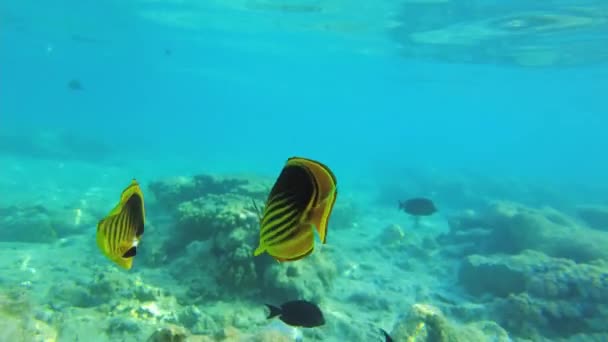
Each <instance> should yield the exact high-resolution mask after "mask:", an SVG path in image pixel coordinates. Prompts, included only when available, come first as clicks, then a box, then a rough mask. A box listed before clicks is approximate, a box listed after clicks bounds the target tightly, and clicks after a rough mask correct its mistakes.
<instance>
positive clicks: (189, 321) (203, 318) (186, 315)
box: [178, 305, 219, 335]
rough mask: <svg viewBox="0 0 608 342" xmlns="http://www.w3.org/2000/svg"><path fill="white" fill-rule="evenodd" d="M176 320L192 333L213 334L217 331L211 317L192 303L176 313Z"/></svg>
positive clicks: (216, 326)
mask: <svg viewBox="0 0 608 342" xmlns="http://www.w3.org/2000/svg"><path fill="white" fill-rule="evenodd" d="M178 321H179V322H180V323H181V324H183V325H184V326H185V327H187V328H188V329H190V331H191V332H192V333H194V334H206V335H214V334H216V333H217V332H218V331H219V326H218V325H217V323H215V321H214V320H213V318H212V317H211V316H209V315H208V314H206V313H204V312H203V311H201V310H199V308H198V307H196V306H194V305H189V306H187V307H185V308H184V309H183V310H182V311H181V312H180V313H179V314H178Z"/></svg>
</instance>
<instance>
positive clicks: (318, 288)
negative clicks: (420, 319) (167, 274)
mask: <svg viewBox="0 0 608 342" xmlns="http://www.w3.org/2000/svg"><path fill="white" fill-rule="evenodd" d="M269 184H270V183H269V182H268V181H267V180H264V179H249V178H243V177H239V178H218V177H212V176H207V175H199V176H195V177H193V178H191V179H186V178H179V179H177V181H175V180H173V181H164V182H155V183H152V184H151V185H150V189H151V190H152V191H153V192H154V194H155V196H156V198H157V200H158V205H160V206H161V207H162V208H165V210H167V212H168V213H169V214H170V215H172V217H173V218H174V220H175V224H174V226H173V227H171V228H170V230H171V234H170V235H169V236H168V238H167V240H166V241H165V243H164V245H163V247H162V248H161V250H164V254H166V255H167V256H169V257H168V259H167V261H168V262H171V263H173V267H172V274H173V275H174V276H175V277H176V279H180V281H181V282H183V283H186V284H190V285H189V288H190V289H189V291H188V294H189V295H190V296H194V298H195V302H196V300H202V298H221V297H222V296H225V295H230V293H239V294H240V295H241V296H249V297H250V298H255V296H256V295H262V296H265V297H269V298H272V299H273V300H287V299H294V298H307V299H317V300H319V299H321V298H322V297H323V294H324V293H326V291H328V289H329V288H330V287H331V283H332V280H333V279H334V278H335V276H336V273H337V272H336V269H335V266H334V265H333V263H331V262H330V261H328V260H327V258H322V257H319V256H318V252H317V253H315V254H313V255H312V256H311V257H309V258H307V259H306V262H294V263H286V264H278V263H276V262H275V261H274V260H273V259H271V258H270V257H269V256H267V255H262V256H260V257H257V258H254V257H253V251H254V249H255V248H256V247H257V242H258V241H257V240H258V236H259V223H258V213H256V211H255V208H254V205H253V203H252V200H255V201H258V202H259V201H260V200H261V199H265V197H266V195H267V194H266V191H268V190H269V189H270V186H269ZM259 205H260V204H258V206H259ZM193 268H196V269H199V270H201V271H202V272H196V273H194V272H189V271H188V270H191V269H193ZM296 279H297V280H296ZM209 280H211V281H209ZM202 284H205V285H202ZM209 284H219V285H218V286H213V285H209ZM196 298H199V299H196ZM183 299H184V300H185V298H183ZM180 300H181V299H180ZM190 300H192V299H190Z"/></svg>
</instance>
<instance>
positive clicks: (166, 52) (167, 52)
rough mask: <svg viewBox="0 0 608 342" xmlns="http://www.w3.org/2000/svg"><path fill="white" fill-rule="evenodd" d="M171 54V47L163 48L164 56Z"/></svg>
mask: <svg viewBox="0 0 608 342" xmlns="http://www.w3.org/2000/svg"><path fill="white" fill-rule="evenodd" d="M171 54H173V51H171V49H165V56H171Z"/></svg>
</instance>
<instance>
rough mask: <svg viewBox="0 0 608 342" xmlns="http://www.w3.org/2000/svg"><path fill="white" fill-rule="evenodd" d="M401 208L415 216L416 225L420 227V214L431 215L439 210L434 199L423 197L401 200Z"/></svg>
mask: <svg viewBox="0 0 608 342" xmlns="http://www.w3.org/2000/svg"><path fill="white" fill-rule="evenodd" d="M399 209H401V210H403V211H405V212H406V213H408V214H410V215H412V216H414V218H415V220H416V221H415V226H416V227H418V223H419V220H420V216H430V215H433V214H434V213H435V212H437V208H436V207H435V204H434V203H433V201H431V200H430V199H428V198H422V197H418V198H411V199H408V200H406V201H399Z"/></svg>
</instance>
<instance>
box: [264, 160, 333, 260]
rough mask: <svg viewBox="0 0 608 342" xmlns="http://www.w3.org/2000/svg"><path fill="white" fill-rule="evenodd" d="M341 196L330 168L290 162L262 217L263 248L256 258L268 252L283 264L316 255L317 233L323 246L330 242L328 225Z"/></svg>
mask: <svg viewBox="0 0 608 342" xmlns="http://www.w3.org/2000/svg"><path fill="white" fill-rule="evenodd" d="M337 195H338V193H337V188H336V177H335V176H334V174H333V172H332V171H331V170H330V169H329V168H328V167H327V166H325V165H323V164H321V163H319V162H317V161H314V160H310V159H305V158H300V157H292V158H289V159H288V160H287V163H286V164H285V166H284V167H283V170H282V171H281V174H280V175H279V177H278V178H277V180H276V182H275V184H274V186H273V187H272V189H271V190H270V194H269V195H268V199H267V200H266V205H265V206H264V210H263V212H262V213H261V214H260V244H259V246H258V248H257V249H256V250H255V252H254V255H255V256H257V255H260V254H262V253H264V252H267V253H268V254H270V255H271V256H272V257H273V258H275V259H276V260H277V261H279V262H282V261H293V260H298V259H302V258H304V257H306V256H307V255H309V254H310V253H312V251H313V248H314V231H315V230H316V231H317V232H318V235H319V238H320V240H321V242H322V243H325V241H326V239H327V223H328V220H329V216H330V214H331V211H332V209H333V206H334V203H335V202H336V196H337Z"/></svg>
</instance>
